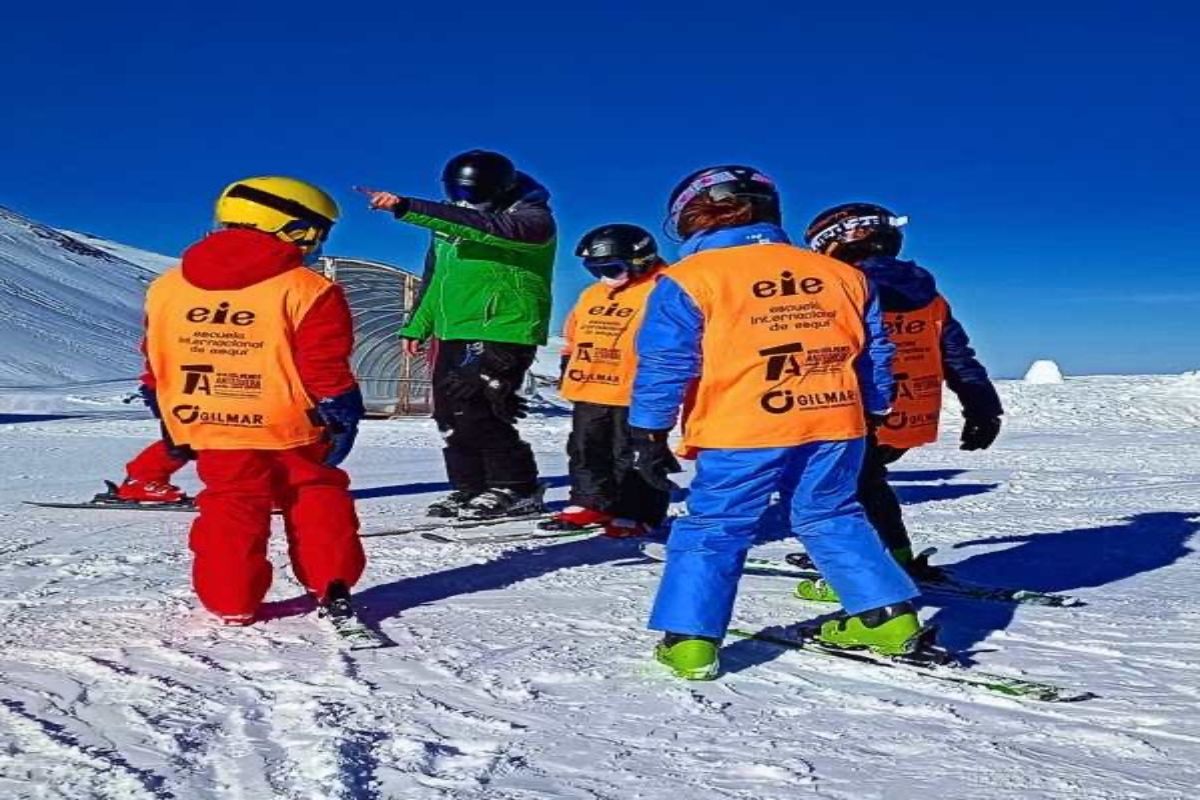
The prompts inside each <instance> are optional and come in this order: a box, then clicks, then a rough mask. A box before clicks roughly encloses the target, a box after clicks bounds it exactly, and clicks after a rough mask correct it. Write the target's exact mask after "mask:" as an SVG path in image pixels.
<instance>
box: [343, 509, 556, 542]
mask: <svg viewBox="0 0 1200 800" xmlns="http://www.w3.org/2000/svg"><path fill="white" fill-rule="evenodd" d="M552 514H553V512H551V511H539V512H536V513H534V514H521V515H520V516H516V517H496V518H493V519H454V518H447V519H443V520H440V521H438V522H419V523H417V524H415V525H406V526H405V527H403V528H393V529H391V530H386V531H374V532H372V533H360V534H359V538H362V539H369V538H371V537H374V536H406V535H408V534H412V533H425V532H427V531H440V530H469V529H471V528H486V527H490V526H492V525H503V524H504V523H506V522H537V521H539V520H543V519H549V518H550V517H551V516H552Z"/></svg>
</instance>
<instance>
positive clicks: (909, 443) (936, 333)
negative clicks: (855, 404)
mask: <svg viewBox="0 0 1200 800" xmlns="http://www.w3.org/2000/svg"><path fill="white" fill-rule="evenodd" d="M948 316H949V308H948V306H947V305H946V301H945V300H943V299H942V298H941V297H937V298H935V299H934V301H933V302H932V303H930V304H929V305H927V306H925V307H924V308H919V309H917V310H916V311H902V312H894V311H889V312H886V313H885V314H884V315H883V321H884V327H885V328H886V329H887V332H888V338H889V339H891V340H892V344H894V345H896V356H895V360H894V361H893V362H892V372H893V374H894V376H895V378H896V401H895V403H893V404H892V414H891V416H889V417H888V419H887V422H885V423H884V425H883V427H881V428H880V429H879V430H878V431H877V432H876V437H877V438H878V440H879V443H880V444H885V445H888V446H889V447H898V448H903V449H910V448H913V447H920V446H921V445H923V444H930V443H931V442H936V441H937V437H938V420H939V419H940V417H941V415H942V381H943V378H944V377H945V372H944V370H943V368H942V329H943V327H944V326H945V324H946V319H947V317H948Z"/></svg>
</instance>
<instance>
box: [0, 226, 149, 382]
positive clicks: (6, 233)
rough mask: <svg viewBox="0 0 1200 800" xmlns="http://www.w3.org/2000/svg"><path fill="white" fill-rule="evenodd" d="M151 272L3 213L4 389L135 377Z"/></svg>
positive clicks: (0, 373)
mask: <svg viewBox="0 0 1200 800" xmlns="http://www.w3.org/2000/svg"><path fill="white" fill-rule="evenodd" d="M153 278H154V273H153V272H152V271H150V270H149V269H146V268H145V267H143V266H140V265H139V264H137V263H134V262H131V261H128V260H126V259H125V258H122V257H120V256H118V255H114V254H113V253H111V252H109V251H107V250H103V249H99V248H98V247H96V246H94V245H92V244H89V243H87V242H85V241H83V240H82V239H80V238H77V237H75V236H71V235H69V234H66V233H63V232H61V231H57V230H54V229H53V228H49V227H46V226H44V225H40V224H38V223H36V222H33V221H31V220H28V219H26V218H24V217H22V216H20V215H18V214H16V213H14V212H12V211H9V210H7V209H4V208H0V343H2V347H3V349H2V351H0V387H4V388H10V387H20V386H33V387H40V386H47V385H60V384H66V383H79V382H88V381H97V380H118V379H126V380H131V379H132V378H133V377H134V376H136V375H137V373H138V371H139V359H138V356H137V342H138V338H139V335H140V326H141V304H142V297H143V294H144V292H145V287H146V284H147V283H149V282H150V280H152V279H153Z"/></svg>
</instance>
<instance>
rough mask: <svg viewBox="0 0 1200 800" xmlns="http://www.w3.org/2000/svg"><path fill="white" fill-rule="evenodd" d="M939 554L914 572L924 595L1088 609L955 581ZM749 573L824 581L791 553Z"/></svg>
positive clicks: (755, 564) (757, 564)
mask: <svg viewBox="0 0 1200 800" xmlns="http://www.w3.org/2000/svg"><path fill="white" fill-rule="evenodd" d="M935 552H937V550H936V548H932V547H931V548H928V549H926V550H923V551H921V553H919V554H918V555H917V557H916V559H915V560H916V561H918V562H920V565H919V566H918V568H917V569H916V570H915V571H914V572H915V574H914V575H913V580H914V581H915V582H916V584H917V586H919V587H920V588H921V589H922V590H923V591H927V592H930V593H933V594H942V595H951V596H954V597H965V598H967V599H970V600H991V601H995V602H1000V603H1019V604H1021V605H1030V606H1047V607H1050V608H1078V607H1079V606H1083V605H1087V604H1086V603H1085V602H1084V601H1083V600H1081V599H1080V598H1078V597H1074V596H1072V595H1069V594H1055V593H1053V592H1041V591H1037V590H1035V589H1018V588H1009V587H1004V586H990V585H986V584H980V583H972V582H970V581H964V580H960V579H958V578H955V577H954V576H953V575H952V574H951V573H950V570H949V569H947V568H946V567H935V566H933V565H931V564H930V563H929V557H930V556H932V555H933V554H934V553H935ZM746 565H747V569H748V571H757V572H758V573H759V574H771V575H782V576H785V577H789V578H792V577H794V578H809V579H816V578H819V577H821V573H820V572H819V571H818V570H817V569H816V566H815V565H814V564H813V562H812V559H811V558H810V557H809V555H808V554H807V553H791V554H789V555H788V556H787V559H786V561H783V562H780V561H773V560H770V559H761V558H750V559H746Z"/></svg>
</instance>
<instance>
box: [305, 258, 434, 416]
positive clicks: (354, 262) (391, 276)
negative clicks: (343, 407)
mask: <svg viewBox="0 0 1200 800" xmlns="http://www.w3.org/2000/svg"><path fill="white" fill-rule="evenodd" d="M317 269H318V270H319V271H321V272H322V273H324V275H325V277H327V278H330V279H331V280H335V281H337V282H338V284H340V285H341V286H342V289H343V291H345V293H346V300H347V301H348V302H349V303H350V311H351V313H352V314H353V316H354V338H355V341H354V353H353V355H352V356H351V365H352V366H353V368H354V374H355V375H357V376H358V383H359V386H360V387H362V392H363V400H364V401H365V403H366V406H367V411H368V413H370V414H372V415H377V416H401V415H412V414H427V413H429V411H430V409H431V407H432V402H433V398H432V384H431V380H430V372H429V365H428V364H427V363H426V361H425V359H424V358H423V357H422V356H417V357H416V358H412V357H410V356H408V355H407V354H406V353H405V352H404V348H403V347H402V346H401V343H400V340H399V339H398V338H397V336H396V331H397V330H399V329H400V327H401V326H402V325H403V324H404V322H405V320H406V319H407V318H408V314H409V312H410V311H411V310H412V307H413V304H414V302H415V300H416V298H417V294H418V291H419V289H420V286H421V279H420V277H419V276H417V275H414V274H413V273H411V272H407V271H405V270H402V269H399V268H397V267H393V266H391V265H389V264H384V263H382V262H379V261H368V260H365V259H360V258H338V257H326V258H322V259H321V262H320V264H319V266H318V267H317Z"/></svg>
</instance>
